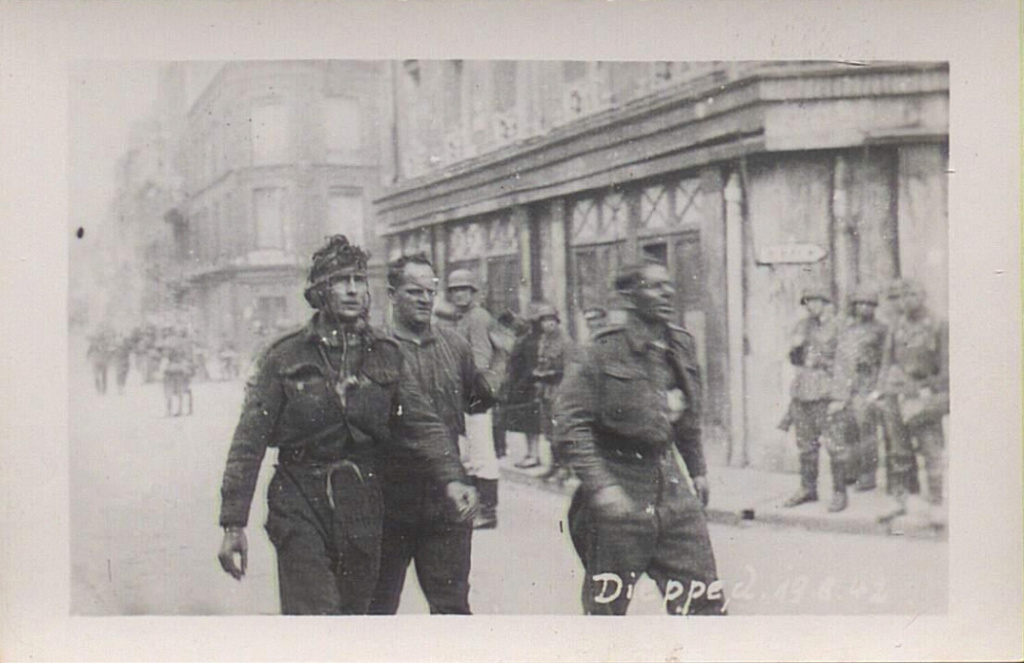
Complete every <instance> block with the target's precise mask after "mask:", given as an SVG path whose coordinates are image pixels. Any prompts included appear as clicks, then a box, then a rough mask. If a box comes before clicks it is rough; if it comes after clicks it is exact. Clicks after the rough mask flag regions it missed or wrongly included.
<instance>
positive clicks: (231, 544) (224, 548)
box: [217, 527, 249, 580]
mask: <svg viewBox="0 0 1024 663" xmlns="http://www.w3.org/2000/svg"><path fill="white" fill-rule="evenodd" d="M236 554H237V555H238V556H239V558H240V562H241V564H240V565H239V564H236V563H235V555H236ZM217 559H219V560H220V565H221V568H223V569H224V572H225V573H227V574H228V575H230V576H231V577H232V578H234V579H235V580H241V579H242V576H244V575H245V568H246V566H248V564H249V540H248V539H246V538H245V529H244V528H242V527H227V528H225V529H224V540H223V541H222V542H221V544H220V552H219V553H218V554H217Z"/></svg>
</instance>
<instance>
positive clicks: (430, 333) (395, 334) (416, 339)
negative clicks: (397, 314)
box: [388, 327, 437, 346]
mask: <svg viewBox="0 0 1024 663" xmlns="http://www.w3.org/2000/svg"><path fill="white" fill-rule="evenodd" d="M388 333H389V335H390V336H391V337H392V338H395V339H397V340H399V341H402V342H403V343H412V344H413V345H419V346H423V345H430V344H431V343H433V342H434V340H435V339H436V338H437V334H435V333H434V330H433V328H430V329H428V330H427V333H426V334H423V335H421V336H415V335H413V334H411V333H409V332H408V331H406V330H404V329H400V328H398V327H391V328H389V329H388Z"/></svg>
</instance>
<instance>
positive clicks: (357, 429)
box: [218, 235, 463, 614]
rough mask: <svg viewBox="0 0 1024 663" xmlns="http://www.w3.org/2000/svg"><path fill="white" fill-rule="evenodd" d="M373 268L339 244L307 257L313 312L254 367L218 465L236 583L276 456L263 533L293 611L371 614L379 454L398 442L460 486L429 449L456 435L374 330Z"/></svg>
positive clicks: (455, 466) (456, 469) (284, 600)
mask: <svg viewBox="0 0 1024 663" xmlns="http://www.w3.org/2000/svg"><path fill="white" fill-rule="evenodd" d="M367 258H368V256H367V254H366V253H365V252H364V251H363V250H362V249H360V248H359V247H357V246H353V245H352V244H349V242H348V240H347V239H346V238H345V237H344V236H342V235H335V236H333V237H331V238H329V239H328V242H327V244H326V245H325V246H324V247H322V248H321V249H320V250H319V251H317V252H316V253H315V254H314V255H313V265H312V268H311V269H310V272H309V282H308V286H307V288H306V290H305V295H306V300H307V301H308V302H309V304H310V305H311V306H312V307H313V309H314V310H315V312H314V314H313V316H312V319H311V320H310V321H309V322H308V323H307V324H306V325H305V326H304V327H303V328H301V329H300V330H298V331H295V332H293V333H290V334H286V335H284V336H282V337H280V338H278V339H277V340H276V341H275V342H273V343H272V344H270V346H269V347H268V348H267V349H266V350H264V351H263V353H262V355H261V356H260V358H259V359H258V361H257V363H256V367H255V372H254V374H253V376H252V377H251V379H250V380H249V382H248V384H247V385H246V391H245V399H244V402H243V405H242V413H241V416H240V418H239V422H238V426H237V427H236V428H235V433H234V437H233V438H232V441H231V448H230V450H229V452H228V458H227V463H226V466H225V469H224V479H223V483H222V486H221V497H222V504H221V511H220V524H221V526H222V527H223V528H224V539H223V543H222V544H221V549H220V553H219V555H218V557H219V559H220V563H221V566H222V567H223V569H224V571H225V572H226V573H228V574H230V575H231V576H232V577H234V578H235V579H237V580H241V578H242V577H243V576H244V575H245V571H246V565H247V557H248V541H247V539H246V535H245V527H246V525H247V524H248V518H249V508H250V505H251V503H252V498H253V491H254V489H255V486H256V479H257V476H258V475H259V471H260V465H261V464H262V462H263V457H264V455H265V454H266V450H267V448H268V447H277V448H278V454H277V461H278V464H277V469H276V472H275V474H274V478H273V479H272V480H271V483H270V487H269V490H268V494H267V502H268V506H269V514H268V516H267V522H266V530H267V534H268V536H269V537H270V540H271V542H272V543H273V544H274V547H275V548H276V550H277V575H278V582H279V590H280V599H281V611H282V612H283V613H285V614H365V613H366V611H367V610H368V608H369V605H370V600H371V598H372V594H373V590H374V587H375V586H376V584H377V574H378V569H379V565H380V542H381V528H382V521H383V517H382V515H383V514H382V511H383V504H382V500H381V490H380V485H379V480H378V478H377V473H376V472H377V470H376V467H375V462H376V460H377V459H378V457H379V456H380V454H381V452H382V451H384V450H385V449H388V448H390V447H391V446H392V445H398V446H402V447H403V448H407V449H408V450H409V452H410V453H412V454H414V455H416V457H417V460H418V462H421V463H422V464H423V465H424V466H425V467H428V468H430V471H432V472H434V473H435V474H436V475H437V476H438V477H440V478H442V479H448V478H450V479H451V480H457V479H458V478H459V477H461V476H463V474H462V468H461V466H460V465H459V463H458V461H457V459H455V460H452V459H451V458H449V457H448V456H449V455H450V454H449V455H446V454H444V453H443V452H439V453H437V454H431V453H430V452H431V450H434V449H438V450H443V449H444V448H445V445H446V444H447V443H448V432H447V430H446V429H445V427H444V425H443V423H442V422H441V420H440V419H439V418H438V416H437V415H436V414H435V412H434V409H433V406H432V405H431V404H430V402H429V400H428V399H427V397H426V396H425V395H424V394H423V393H422V391H421V388H420V387H419V381H418V380H416V379H415V378H414V377H413V376H412V374H411V372H410V371H409V368H408V366H407V365H406V364H405V362H404V361H403V359H402V354H401V351H400V350H399V348H398V346H397V344H396V343H395V341H394V340H392V339H390V338H389V337H388V336H387V335H386V334H385V333H384V332H381V331H378V330H376V329H374V328H372V327H371V326H370V325H369V324H368V323H367V320H366V317H367V313H368V311H369V306H370V296H369V291H368V288H367V281H366V261H367ZM238 558H240V559H238ZM239 562H240V564H239Z"/></svg>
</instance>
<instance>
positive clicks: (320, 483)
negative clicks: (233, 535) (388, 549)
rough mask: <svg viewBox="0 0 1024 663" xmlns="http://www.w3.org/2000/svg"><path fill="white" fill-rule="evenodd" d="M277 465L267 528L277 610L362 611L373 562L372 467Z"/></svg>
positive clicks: (375, 510)
mask: <svg viewBox="0 0 1024 663" xmlns="http://www.w3.org/2000/svg"><path fill="white" fill-rule="evenodd" d="M330 483H331V484H332V488H331V490H332V492H333V495H332V497H333V500H334V503H335V507H334V508H332V507H331V504H330V499H329V498H328V496H327V484H328V470H327V469H324V468H302V467H297V466H289V467H288V468H287V469H282V468H281V467H279V468H278V471H277V473H276V474H275V475H274V478H273V480H272V481H271V483H270V488H269V489H268V497H267V499H268V504H269V508H270V513H269V515H268V516H267V525H266V528H267V534H268V535H269V536H270V540H271V542H272V543H273V544H274V547H275V549H276V550H277V574H278V583H279V589H280V595H281V612H282V614H285V615H363V614H366V612H367V610H368V609H369V607H370V600H371V599H372V596H373V589H374V586H375V585H376V582H377V572H378V568H379V565H380V535H381V523H382V520H383V505H382V502H381V496H380V487H379V484H378V483H377V480H376V478H375V477H374V476H373V474H372V472H365V471H364V472H363V478H359V476H358V475H357V474H356V473H355V472H354V471H352V470H350V469H349V468H342V469H339V470H337V471H335V472H333V474H332V475H331V479H330Z"/></svg>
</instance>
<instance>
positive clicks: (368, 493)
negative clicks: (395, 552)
mask: <svg viewBox="0 0 1024 663" xmlns="http://www.w3.org/2000/svg"><path fill="white" fill-rule="evenodd" d="M330 486H331V490H332V491H333V497H334V504H335V507H334V510H333V513H332V518H331V525H332V528H333V532H332V534H333V539H332V541H333V544H334V553H335V566H334V571H335V582H336V584H337V587H338V597H339V603H338V613H339V614H342V615H365V614H366V613H367V612H368V611H369V609H370V603H371V602H372V601H373V594H374V590H375V589H376V586H377V578H378V575H379V573H380V555H381V538H382V536H383V528H384V504H383V499H382V496H381V491H380V486H379V484H378V483H377V481H376V480H375V479H371V478H369V476H366V475H361V473H357V472H356V471H355V469H354V468H351V467H343V468H340V469H338V470H337V471H335V472H334V473H333V474H331V475H330Z"/></svg>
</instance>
